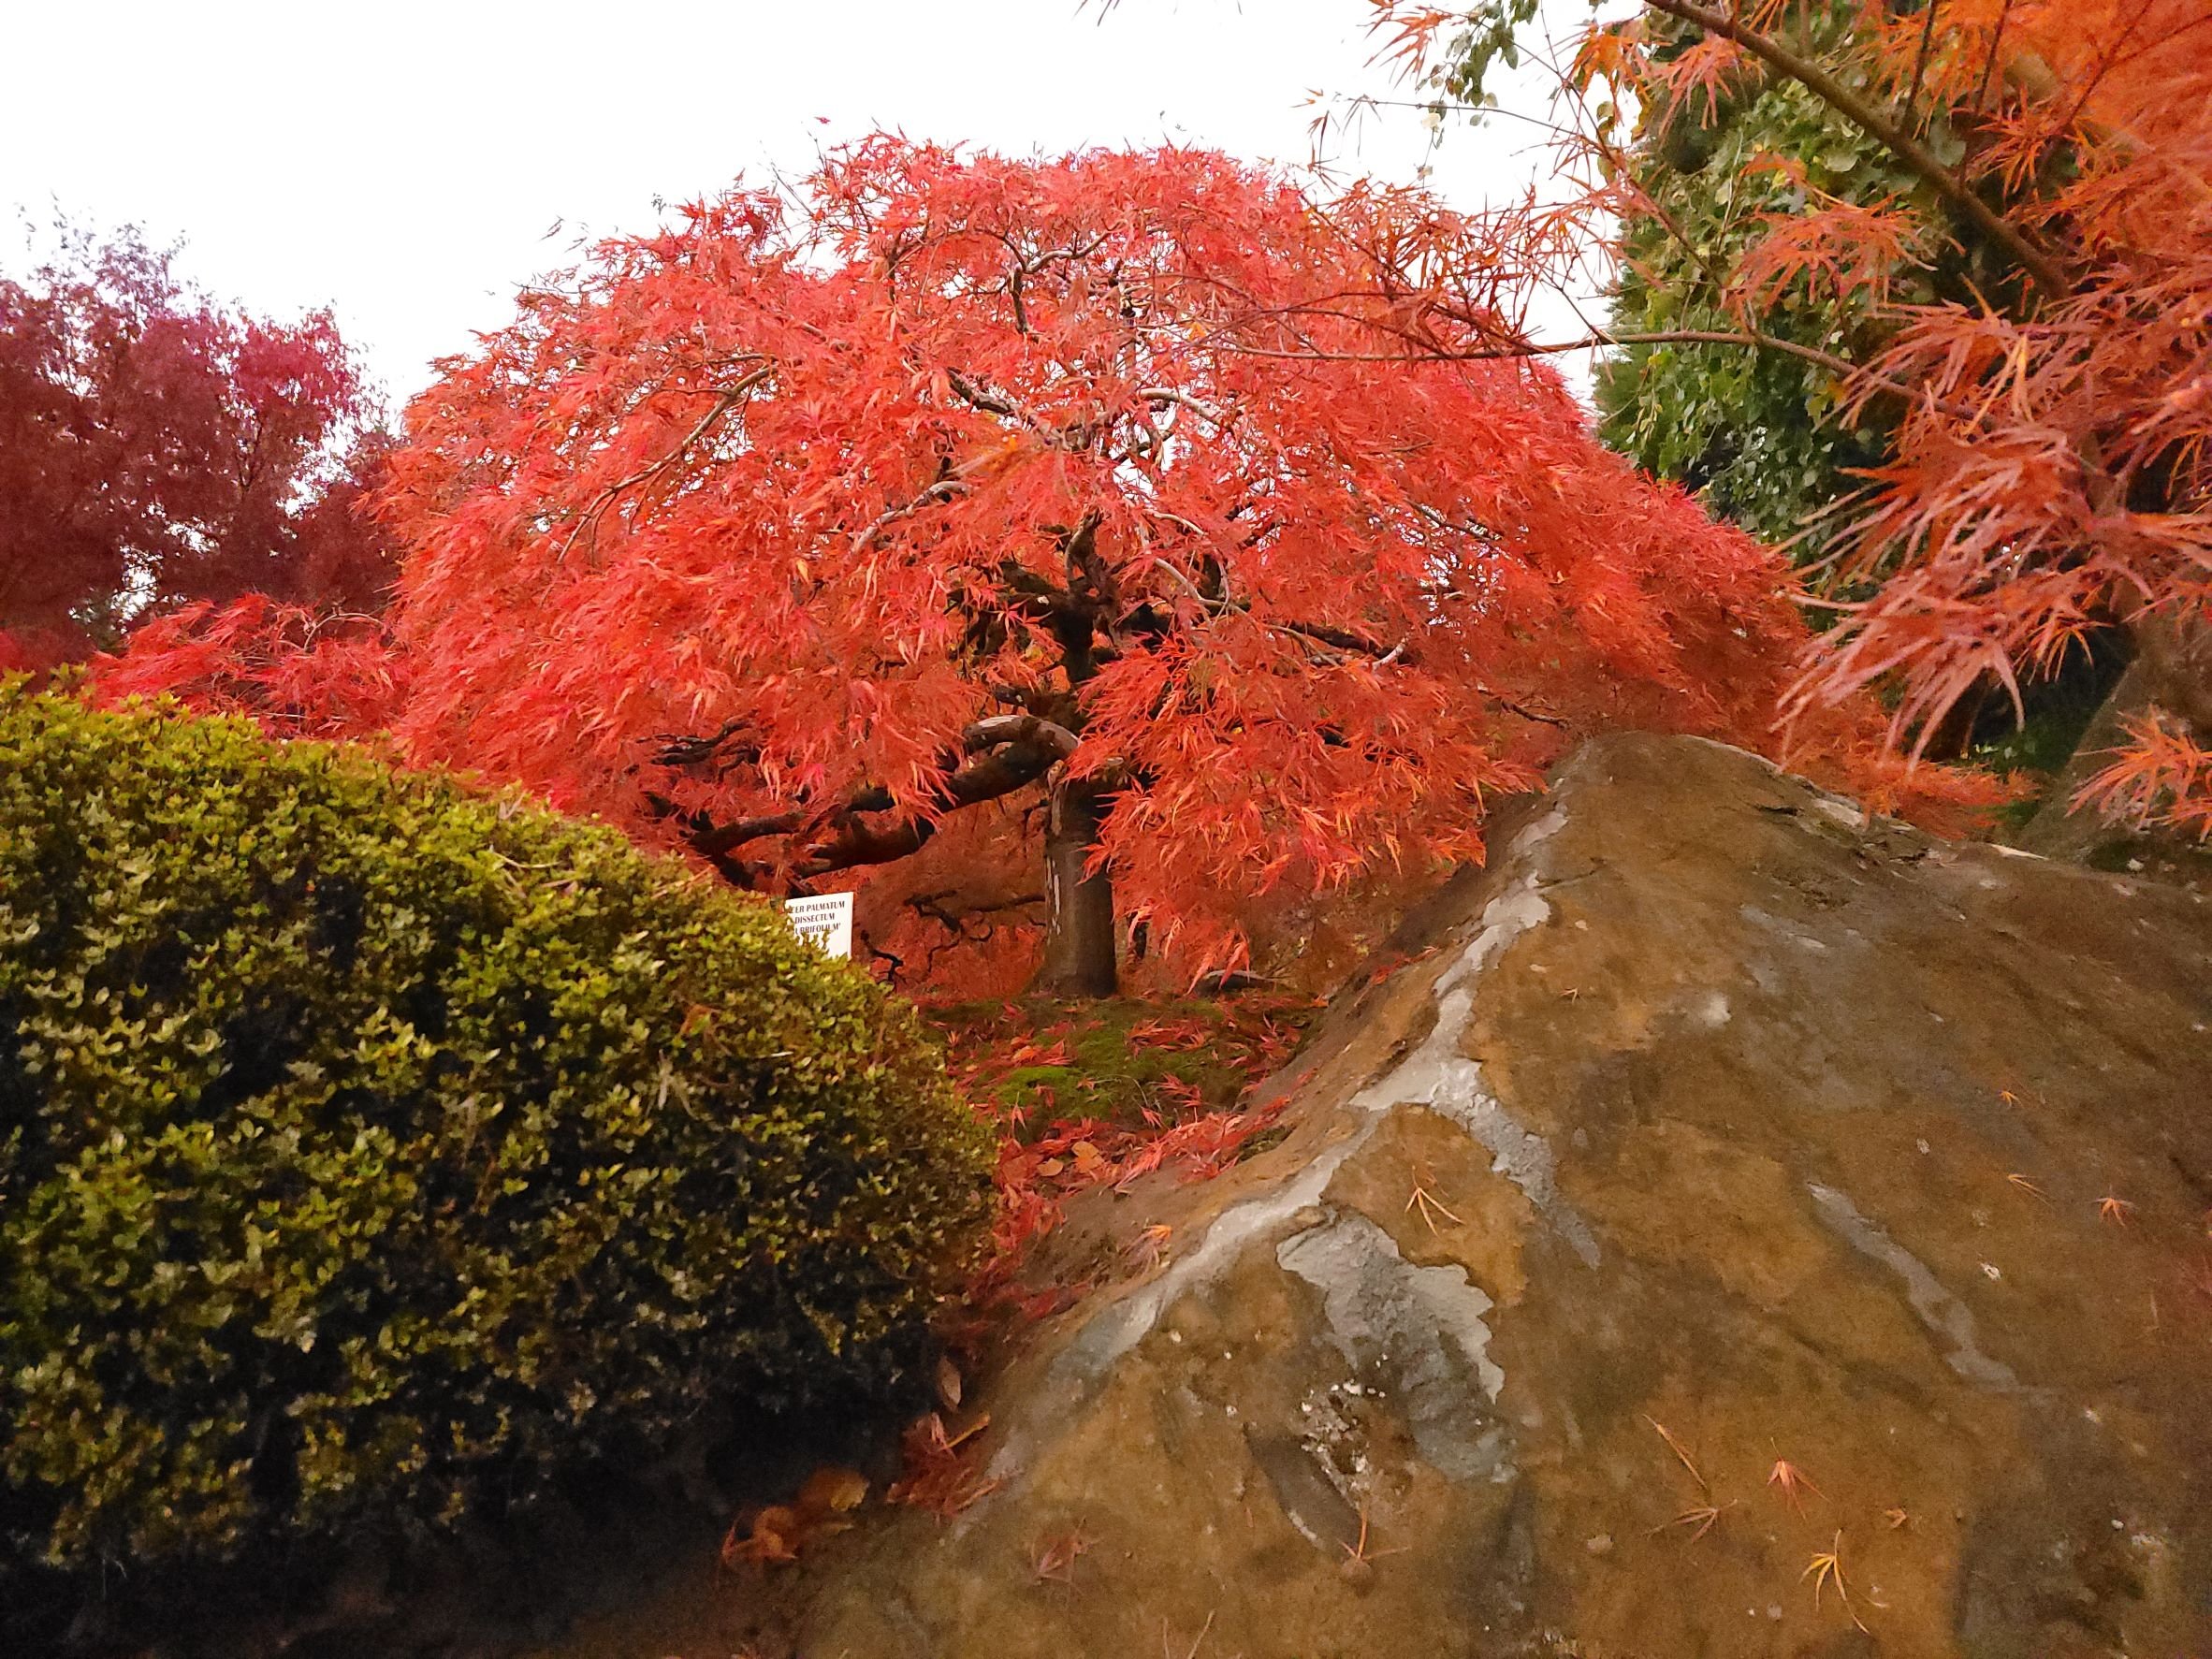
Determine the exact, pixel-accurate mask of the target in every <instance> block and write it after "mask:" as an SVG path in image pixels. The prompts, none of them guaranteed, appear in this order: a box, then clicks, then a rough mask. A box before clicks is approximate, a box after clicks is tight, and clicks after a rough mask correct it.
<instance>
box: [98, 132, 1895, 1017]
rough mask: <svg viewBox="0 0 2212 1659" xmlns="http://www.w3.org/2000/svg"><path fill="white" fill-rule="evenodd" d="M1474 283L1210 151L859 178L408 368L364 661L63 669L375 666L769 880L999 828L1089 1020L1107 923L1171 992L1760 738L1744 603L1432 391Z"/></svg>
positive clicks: (1496, 288)
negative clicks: (1026, 847)
mask: <svg viewBox="0 0 2212 1659" xmlns="http://www.w3.org/2000/svg"><path fill="white" fill-rule="evenodd" d="M1524 261H1525V254H1524V252H1523V251H1521V250H1517V249H1513V248H1510V247H1508V246H1506V245H1505V244H1504V243H1502V242H1501V241H1500V240H1498V239H1497V237H1496V236H1495V235H1494V234H1493V232H1492V227H1491V226H1487V225H1485V224H1483V223H1481V222H1477V221H1474V220H1470V219H1467V218H1463V217H1462V216H1459V215H1456V214H1453V213H1451V212H1448V211H1446V210H1444V209H1443V208H1442V207H1440V206H1439V205H1437V204H1436V203H1435V202H1434V201H1433V200H1431V199H1429V198H1428V197H1426V196H1422V195H1420V194H1418V193H1414V192H1405V191H1391V190H1380V189H1362V190H1354V191H1352V192H1350V193H1348V194H1347V195H1346V196H1343V197H1342V198H1341V199H1338V200H1336V201H1333V202H1332V203H1330V204H1329V205H1327V206H1326V207H1323V206H1322V205H1320V204H1317V202H1316V201H1314V200H1312V199H1309V198H1308V197H1307V196H1303V195H1302V194H1301V193H1300V192H1299V191H1297V190H1296V189H1294V188H1292V187H1291V186H1290V185H1288V183H1286V182H1284V181H1282V180H1281V179H1279V178H1276V177H1273V176H1271V175H1269V174H1266V173H1263V172H1259V171H1256V170H1253V169H1250V168H1247V167H1243V166H1240V165H1239V164H1236V163H1233V162H1231V161H1230V160H1228V159H1226V158H1224V157H1222V156H1219V155H1215V154H1210V153H1190V152H1182V151H1162V152H1156V153H1138V154H1129V153H1086V154H1082V155H1077V156H1073V157H1070V158H1068V159H1065V160H1061V161H1056V162H1050V163H1017V162H1006V161H998V160H993V159H987V158H986V159H964V158H962V157H960V156H958V155H956V154H954V153H951V152H948V151H945V150H940V149H935V148H930V147H926V146H919V145H913V144H909V143H906V142H904V141H899V140H894V139H890V138H882V139H878V140H875V141H871V142H869V143H866V144H864V145H862V146H860V147H858V148H856V149H854V150H852V151H851V152H849V153H843V154H841V155H839V156H837V157H836V158H834V159H833V160H831V161H830V162H828V163H827V164H826V165H825V166H824V167H822V170H821V171H820V172H819V173H818V174H817V175H816V176H815V177H814V178H813V179H812V180H811V181H809V182H808V184H807V186H806V187H805V188H804V190H803V191H802V192H800V193H798V194H796V195H795V196H789V197H786V196H779V195H776V194H772V193H766V192H757V191H743V190H739V191H734V192H732V193H730V194H727V195H724V196H720V197H718V198H716V199H713V200H710V201H706V202H702V203H698V204H695V205H693V206H691V207H690V208H688V209H687V210H685V211H684V213H683V216H682V222H681V224H680V225H679V226H677V227H676V228H673V229H669V230H666V231H664V232H662V233H660V234H655V235H651V236H644V237H637V238H633V239H624V240H614V241H609V242H607V243H605V244H604V245H602V246H601V247H600V248H599V249H598V250H597V251H596V252H595V253H594V254H593V255H592V256H591V258H590V259H589V263H587V264H586V265H585V266H584V267H583V268H581V269H578V270H575V271H574V272H571V273H569V274H568V275H567V276H566V277H565V278H563V279H561V280H560V281H558V282H554V283H548V284H545V285H543V286H540V287H538V288H536V289H534V290H532V291H531V292H530V293H528V294H527V295H526V296H525V297H524V298H523V301H522V304H521V306H520V310H519V314H518V316H517V319H516V321H515V322H514V323H513V324H511V325H510V326H509V327H506V328H504V329H502V330H501V331H500V332H498V333H496V334H493V335H491V336H489V337H488V338H487V339H485V341H484V342H483V344H482V346H481V348H480V349H479V350H478V351H477V352H476V353H475V354H473V356H471V357H465V358H459V359H454V360H451V361H448V362H447V363H445V364H444V366H443V370H444V377H443V378H442V379H441V380H440V382H439V383H438V384H437V385H436V386H433V387H432V388H431V389H430V390H429V391H428V392H426V393H425V394H423V396H422V397H420V398H419V399H418V400H416V401H415V404H414V405H413V406H412V407H411V409H410V410H409V412H408V425H409V432H410V436H409V441H408V443H407V444H406V445H405V446H404V447H403V448H402V449H401V450H400V452H399V453H398V454H397V455H396V456H395V457H394V458H393V462H392V473H393V483H392V486H391V488H389V490H388V491H387V492H386V496H385V497H384V503H383V511H384V514H385V517H386V521H387V522H388V523H389V524H390V525H391V526H392V527H393V529H394V530H395V531H396V532H397V533H398V535H399V536H400V540H401V542H402V544H403V546H404V547H405V549H406V558H405V566H404V571H403V574H402V576H401V580H400V588H399V597H398V601H397V604H396V607H395V609H394V611H393V613H392V616H391V618H390V622H391V629H392V634H391V645H390V648H389V663H390V666H387V667H386V668H382V669H373V670H371V671H369V672H368V674H367V677H366V679H364V677H363V675H362V672H361V671H362V670H363V666H364V665H363V662H362V661H361V659H360V658H359V657H358V656H347V657H345V658H344V659H343V661H342V666H343V668H344V672H343V673H342V674H341V675H339V676H337V677H334V678H330V679H324V678H321V677H318V676H317V675H316V674H315V673H314V672H313V671H312V670H309V671H306V672H303V663H305V662H307V660H308V655H312V653H313V652H317V651H327V650H330V649H333V648H334V647H333V646H332V644H331V642H330V641H328V640H327V638H325V639H317V640H315V641H312V642H311V641H309V640H307V639H306V638H305V637H304V635H302V634H301V633H299V632H298V629H299V627H300V623H299V619H298V617H297V616H296V615H288V614H285V613H276V612H269V613H254V614H241V613H238V612H233V613H230V614H229V615H227V616H224V615H215V616H204V615H203V616H196V617H193V618H183V619H181V620H179V621H177V622H175V623H172V624H170V625H168V626H167V627H166V628H164V629H163V630H160V631H158V632H157V633H153V634H151V635H149V636H147V637H145V638H143V639H142V640H141V641H140V642H139V645H138V648H136V649H134V651H133V652H132V653H131V655H130V657H129V658H127V659H126V660H125V661H124V662H123V663H121V664H119V665H114V666H112V667H111V668H110V670H109V673H108V675H107V677H106V681H105V683H106V686H107V688H108V690H109V692H110V693H111V694H112V693H116V692H120V691H127V690H133V689H148V688H153V687H168V688H172V689H182V690H183V691H186V692H188V693H192V694H196V695H198V696H199V697H201V698H202V700H203V701H211V702H215V703H229V704H231V705H234V706H235V705H240V704H243V705H245V706H254V707H256V708H258V709H260V710H261V711H262V712H264V713H265V714H269V713H270V712H271V710H272V709H284V710H290V711H291V712H292V713H293V714H294V715H295V716H296V717H297V716H298V715H299V713H300V710H301V708H302V706H303V703H312V704H313V705H314V706H313V709H312V710H309V711H308V714H307V716H306V718H307V720H308V724H309V725H310V726H312V727H313V728H314V729H319V730H333V729H344V728H345V727H346V726H347V725H348V723H349V721H350V720H354V719H357V718H358V710H357V709H356V710H355V712H354V713H351V714H349V712H348V708H349V706H350V705H348V703H347V699H348V698H353V697H356V696H357V694H358V693H359V692H360V689H361V687H362V686H363V685H364V684H367V683H369V682H370V681H373V682H374V683H373V685H372V686H371V692H370V694H368V695H366V697H365V698H363V699H362V700H361V702H360V705H359V706H361V707H366V706H371V705H373V706H375V711H374V712H375V719H376V720H377V721H378V722H380V723H383V724H386V726H387V727H388V733H389V737H390V740H391V741H392V742H394V743H395V744H396V745H397V746H398V747H399V749H400V751H401V752H403V753H404V754H406V755H408V756H411V757H413V758H415V759H417V760H421V761H438V762H445V763H452V764H462V765H466V766H469V767H473V768H475V769H477V770H479V771H481V772H483V773H485V774H487V775H488V776H490V777H493V778H496V779H519V780H522V781H524V782H526V783H528V784H529V785H530V786H531V787H532V788H534V789H537V790H539V791H541V792H543V793H546V794H547V795H548V796H550V797H551V798H553V799H554V800H555V801H556V802H558V803H560V804H563V805H566V806H569V807H572V808H588V809H591V810H595V811H598V812H601V813H604V814H606V815H608V816H610V817H612V818H614V819H616V820H617V821H618V822H623V823H625V824H627V825H629V826H631V827H633V829H634V830H636V831H638V832H640V833H642V834H645V835H648V836H652V837H662V838H665V839H668V840H672V841H676V842H678V843H680V844H682V845H684V846H687V847H689V848H690V849H691V851H693V852H694V853H696V854H697V855H698V856H700V857H701V858H704V859H706V860H707V861H709V862H710V863H711V864H712V865H713V866H715V867H716V868H718V869H719V870H720V871H721V872H722V873H723V874H724V875H725V876H726V877H728V878H729V879H730V880H734V881H736V882H739V883H741V884H744V885H746V886H749V887H755V888H761V889H764V890H770V891H790V890H792V889H793V888H806V887H808V886H811V885H812V884H816V883H823V882H837V881H839V880H850V879H851V877H850V875H849V872H857V871H859V870H862V869H863V868H865V867H866V866H876V865H880V864H884V863H888V862H890V861H894V860H899V859H903V858H905V857H907V856H908V855H910V854H911V853H914V852H915V851H918V850H920V849H922V848H924V846H925V845H927V844H929V843H930V842H931V841H932V840H933V838H935V837H937V835H938V833H939V826H940V825H942V824H945V823H946V822H948V821H949V820H952V819H953V818H954V817H955V816H956V815H977V816H975V818H974V820H973V821H974V822H983V823H986V824H989V825H991V826H992V827H991V829H990V830H989V832H988V834H989V835H991V836H996V837H1000V839H1001V840H1002V841H1003V840H1004V839H1005V838H1006V837H1016V836H1018V835H1019V834H1020V832H1021V829H1022V826H1023V824H1024V822H1026V820H1027V821H1034V820H1038V819H1041V834H1040V836H1039V837H1038V838H1039V841H1041V856H1042V863H1043V869H1044V878H1045V879H1044V882H1043V886H1044V890H1045V895H1046V898H1047V901H1048V903H1047V906H1046V909H1047V918H1046V924H1045V940H1044V966H1043V970H1042V974H1041V982H1042V983H1043V984H1044V985H1045V986H1047V987H1049V988H1052V989H1055V990H1061V991H1081V992H1093V993H1096V992H1102V991H1106V990H1110V989H1111V988H1113V983H1114V979H1115V936H1116V906H1117V903H1118V905H1119V907H1120V908H1121V910H1123V912H1124V913H1125V914H1126V915H1127V916H1128V917H1131V918H1133V919H1135V920H1136V921H1138V922H1141V923H1142V924H1145V925H1146V927H1147V929H1148V932H1149V935H1150V939H1151V941H1152V943H1153V945H1154V946H1155V947H1156V948H1159V949H1166V950H1169V951H1172V952H1175V953H1177V959H1178V960H1179V961H1181V962H1182V963H1184V964H1185V965H1186V967H1187V968H1190V969H1191V970H1192V971H1197V970H1199V969H1201V968H1205V967H1207V966H1221V965H1224V964H1226V963H1230V962H1231V961H1233V960H1234V959H1235V957H1236V953H1237V952H1238V950H1239V948H1240V940H1239V938H1238V929H1237V916H1238V905H1239V904H1240V903H1241V902H1244V900H1245V899H1246V898H1247V897H1248V896H1249V895H1253V894H1255V893H1263V892H1265V891H1267V890H1269V889H1271V888H1274V887H1278V886H1280V885H1282V884H1285V883H1290V884H1295V885H1297V886H1298V887H1300V888H1302V889H1315V888H1326V887H1328V886H1330V885H1331V884H1332V883H1340V882H1343V881H1345V880H1348V879H1351V878H1353V877H1355V876H1357V875H1359V874H1361V872H1365V871H1369V870H1372V869H1374V868H1375V867H1376V866H1388V865H1390V864H1392V863H1400V864H1404V863H1420V862H1423V861H1427V860H1432V859H1443V858H1455V857H1466V856H1473V855H1477V854H1478V852H1479V851H1480V836H1479V824H1480V820H1481V812H1482V808H1483V803H1484V800H1485V798H1486V797H1487V796H1489V795H1491V794H1492V793H1499V792H1509V791H1519V790H1525V789H1528V788H1530V787H1532V786H1534V785H1535V783H1536V781H1537V779H1538V777H1539V774H1540V770H1541V768H1542V767H1543V765H1544V764H1546V763H1547V762H1549V761H1550V759H1552V758H1553V757H1554V756H1555V755H1556V754H1558V753H1559V752H1560V750H1561V749H1562V748H1563V746H1564V744H1565V743H1566V742H1568V741H1569V740H1571V738H1572V737H1573V736H1574V735H1577V734H1579V733H1584V732H1587V731H1590V730H1592V729H1594V728H1595V727H1598V726H1601V725H1605V724H1608V723H1635V724H1640V725H1646V726H1661V727H1668V728H1676V729H1686V730H1693V731H1701V732H1708V733H1712V734H1716V735H1725V736H1728V737H1730V738H1732V739H1734V740H1737V741H1742V742H1749V743H1753V744H1756V745H1761V746H1768V747H1770V746H1771V742H1772V739H1771V734H1770V725H1771V721H1772V718H1773V713H1774V708H1775V701H1776V697H1777V694H1778V692H1779V691H1780V689H1781V687H1782V686H1783V683H1784V681H1783V674H1784V672H1785V670H1786V666H1787V664H1788V662H1789V661H1790V659H1791V657H1792V655H1793V653H1794V652H1795V650H1796V649H1797V648H1798V646H1799V645H1800V644H1801V641H1802V638H1803V633H1802V629H1801V627H1800V625H1799V623H1798V621H1797V617H1796V614H1795V612H1794V610H1793V609H1792V607H1791V605H1790V604H1789V602H1788V598H1787V594H1786V590H1785V586H1784V572H1783V566H1782V565H1781V564H1780V562H1779V561H1778V560H1776V558H1775V557H1774V556H1772V555H1771V554H1770V553H1768V551H1767V550H1765V549H1763V548H1761V547H1760V546H1757V545H1756V544H1754V542H1752V541H1751V540H1750V539H1749V538H1747V537H1746V536H1744V535H1742V534H1741V533H1739V532H1738V531H1733V530H1731V529H1728V528H1725V527H1723V526H1721V525H1718V524H1716V523H1714V522H1713V521H1712V520H1711V519H1710V518H1709V517H1707V516H1706V515H1705V514H1704V513H1703V512H1702V511H1700V510H1699V509H1698V508H1697V507H1696V506H1695V504H1693V503H1692V502H1690V501H1689V500H1688V499H1686V498H1685V497H1684V496H1683V495H1682V494H1681V492H1680V491H1678V490H1675V489H1673V488H1663V487H1660V486H1656V485H1653V484H1652V483H1651V482H1649V481H1647V480H1645V479H1643V478H1641V477H1639V476H1638V475H1637V474H1636V473H1634V472H1633V471H1632V470H1631V469H1630V468H1629V467H1628V465H1627V464H1626V463H1625V462H1623V460H1622V459H1620V458H1618V457H1616V456H1614V455H1612V454H1610V453H1609V452H1608V451H1606V450H1604V449H1603V448H1601V447H1600V446H1599V445H1598V444H1596V443H1595V442H1594V440H1593V439H1592V437H1591V435H1590V433H1589V430H1588V426H1587V422H1586V418H1585V416H1584V415H1583V413H1582V411H1581V410H1580V409H1579V407H1578V406H1577V404H1576V403H1575V402H1574V400H1573V399H1572V398H1571V397H1570V395H1569V394H1568V393H1567V391H1566V390H1565V389H1564V387H1563V386H1562V385H1561V383H1560V382H1559V381H1558V379H1557V378H1556V377H1555V376H1554V375H1553V374H1552V373H1551V371H1550V370H1549V369H1547V368H1545V367H1544V366H1542V365H1540V364H1534V363H1531V362H1528V361H1525V360H1514V359H1512V358H1510V357H1506V358H1504V359H1500V360H1477V358H1478V357H1479V354H1477V353H1476V352H1475V350H1474V347H1475V346H1477V344H1478V343H1479V342H1483V341H1486V340H1495V339H1497V338H1500V337H1501V336H1502V335H1504V334H1506V333H1508V332H1509V331H1510V329H1509V324H1508V321H1507V319H1506V317H1505V316H1504V314H1503V313H1502V312H1501V311H1500V309H1499V308H1500V307H1501V305H1502V304H1504V303H1505V297H1506V294H1507V292H1508V290H1509V289H1510V287H1511V286H1512V284H1513V283H1514V282H1515V280H1516V279H1517V276H1518V274H1519V272H1520V269H1521V265H1522V264H1523V263H1524ZM1409 331H1410V332H1411V333H1418V334H1419V337H1420V338H1421V339H1422V340H1425V341H1427V342H1430V343H1431V344H1432V345H1433V346H1434V347H1436V348H1437V349H1434V350H1423V351H1410V352H1409V351H1408V350H1407V349H1406V347H1405V342H1406V340H1407V339H1408V338H1409ZM1460 348H1465V349H1460ZM287 631H289V632H287ZM358 648H359V642H357V641H349V642H346V643H345V645H344V647H343V649H344V650H345V651H347V652H355V651H357V650H358ZM327 684H336V685H338V686H339V687H341V688H342V695H340V696H339V697H338V699H337V702H336V703H335V704H333V703H332V702H331V701H330V700H329V699H328V698H327V697H325V696H324V694H323V692H322V691H320V690H318V686H323V685H327ZM380 699H381V700H382V701H381V702H380V701H379V700H380ZM1853 718H1854V719H1856V718H1857V717H1856V716H1854V717H1853ZM1863 737H1864V733H1863V731H1861V730H1860V729H1859V728H1858V727H1856V726H1854V725H1852V724H1851V722H1850V721H1848V720H1844V721H1838V722H1831V730H1830V732H1829V736H1828V740H1829V741H1830V742H1831V744H1832V745H1834V744H1845V745H1847V744H1849V743H1857V742H1860V741H1861V740H1862V739H1863ZM1862 747H1863V746H1862ZM1009 808H1017V809H1016V810H1009ZM964 821H965V820H964Z"/></svg>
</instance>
